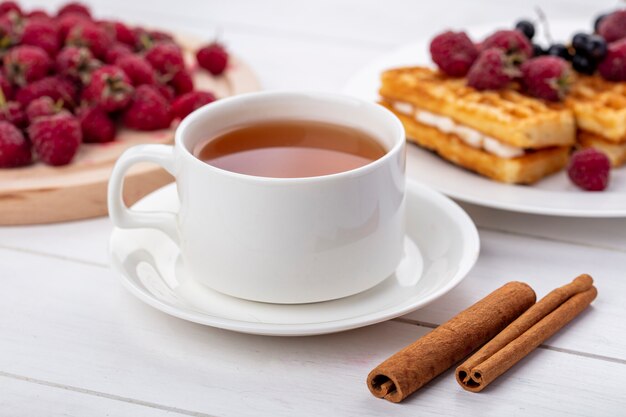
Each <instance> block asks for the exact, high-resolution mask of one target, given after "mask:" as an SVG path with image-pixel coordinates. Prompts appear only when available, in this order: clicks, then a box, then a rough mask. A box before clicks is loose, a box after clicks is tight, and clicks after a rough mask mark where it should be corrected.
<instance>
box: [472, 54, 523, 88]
mask: <svg viewBox="0 0 626 417" xmlns="http://www.w3.org/2000/svg"><path fill="white" fill-rule="evenodd" d="M517 73H518V70H517V68H516V67H515V65H513V64H512V63H511V60H510V59H509V57H507V56H506V55H505V53H504V51H503V50H502V49H500V48H491V49H487V50H485V51H483V52H482V53H481V54H480V55H479V56H478V59H477V60H476V62H474V65H472V67H471V68H470V70H469V73H468V74H467V85H469V86H470V87H473V88H475V89H477V90H499V89H501V88H505V87H506V86H508V85H509V83H510V82H511V81H512V80H513V78H514V77H515V76H516V75H517Z"/></svg>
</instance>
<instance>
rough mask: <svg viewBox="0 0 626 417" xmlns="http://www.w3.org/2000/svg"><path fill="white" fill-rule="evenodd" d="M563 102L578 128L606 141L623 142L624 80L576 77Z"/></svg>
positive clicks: (625, 113) (625, 121)
mask: <svg viewBox="0 0 626 417" xmlns="http://www.w3.org/2000/svg"><path fill="white" fill-rule="evenodd" d="M565 104H566V105H567V106H568V107H569V108H570V109H572V110H573V112H574V115H575V117H576V124H577V125H578V128H579V129H580V130H582V131H585V132H588V133H590V134H593V135H595V136H598V137H600V138H602V139H604V140H605V141H607V142H612V143H617V144H625V143H626V83H615V82H610V81H605V80H603V79H602V78H601V77H600V76H587V77H579V79H578V80H577V82H576V83H575V84H574V87H573V89H572V91H571V93H570V94H569V95H568V97H567V99H566V100H565Z"/></svg>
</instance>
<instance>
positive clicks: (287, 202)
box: [108, 92, 405, 303]
mask: <svg viewBox="0 0 626 417" xmlns="http://www.w3.org/2000/svg"><path fill="white" fill-rule="evenodd" d="M267 120H313V121H323V122H327V123H333V124H338V125H342V126H349V127H354V128H357V129H360V130H362V131H365V132H367V133H369V134H371V135H372V136H373V137H374V138H376V139H377V140H378V141H379V142H380V143H381V144H382V145H383V146H384V147H385V149H386V151H387V153H386V154H385V155H384V156H383V157H381V158H379V159H378V160H376V161H373V162H371V163H369V164H367V165H365V166H362V167H360V168H357V169H353V170H351V171H346V172H341V173H338V174H332V175H325V176H319V177H308V178H267V177H256V176H250V175H244V174H239V173H234V172H230V171H226V170H223V169H220V168H216V167H214V166H211V165H209V164H207V163H205V162H203V161H201V160H199V159H198V158H197V157H196V156H194V155H193V153H192V152H193V150H194V148H195V147H196V145H198V144H199V143H202V142H204V141H206V140H207V139H209V138H211V137H213V136H215V135H216V134H218V133H221V132H223V131H225V130H227V129H229V128H233V127H236V126H240V125H242V124H252V123H255V122H262V121H267ZM404 146H405V145H404V129H403V127H402V124H401V123H400V121H399V120H398V119H397V118H396V117H395V116H394V115H393V114H392V113H391V112H389V111H388V110H386V109H385V108H383V107H381V106H379V105H376V104H373V103H369V102H365V101H361V100H358V99H355V98H351V97H345V96H340V95H334V94H324V93H283V92H265V93H253V94H246V95H241V96H237V97H233V98H227V99H223V100H219V101H217V102H215V103H212V104H210V105H208V106H205V107H202V108H200V109H198V110H196V111H195V112H194V113H193V114H191V115H189V116H188V117H187V118H186V119H185V120H184V121H183V122H182V123H181V124H180V126H179V127H178V129H177V131H176V140H175V144H174V146H167V145H140V146H135V147H133V148H131V149H129V150H127V151H126V152H125V153H124V154H123V155H122V156H121V157H120V158H119V159H118V161H117V163H116V165H115V168H114V169H113V173H112V175H111V179H110V181H109V201H108V203H109V213H110V216H111V219H112V220H113V223H114V224H115V225H116V226H117V227H121V228H145V227H147V228H155V229H159V230H161V231H163V232H165V233H166V234H168V235H169V236H170V237H171V238H172V239H173V240H174V241H176V242H177V243H178V245H179V247H180V250H181V255H182V261H183V265H184V267H185V269H186V271H188V273H191V275H192V276H193V277H194V279H196V280H197V281H199V282H201V283H203V284H205V285H207V286H209V287H211V288H213V289H215V290H217V291H219V292H222V293H224V294H228V295H231V296H234V297H239V298H244V299H248V300H254V301H263V302H271V303H309V302H317V301H326V300H331V299H336V298H341V297H346V296H349V295H352V294H356V293H359V292H361V291H364V290H367V289H369V288H371V287H373V286H375V285H376V284H378V283H380V282H382V281H383V280H384V279H386V278H387V277H389V276H390V275H391V274H393V272H394V270H395V269H396V267H397V266H398V264H399V262H400V259H401V257H402V254H403V240H404V205H405V203H404V201H405V198H404V193H405V191H404V190H405V177H404V166H405V148H404ZM146 161H148V162H154V163H157V164H159V165H161V166H163V167H164V168H165V169H166V170H167V171H168V172H170V173H171V174H172V175H173V176H174V177H175V178H176V185H177V188H178V196H179V198H180V211H179V212H178V213H169V212H155V213H143V212H136V211H132V210H129V209H128V208H127V207H126V206H125V205H124V203H123V200H122V182H123V178H124V175H125V173H126V171H127V170H128V169H129V168H130V167H131V166H132V165H133V164H135V163H138V162H146Z"/></svg>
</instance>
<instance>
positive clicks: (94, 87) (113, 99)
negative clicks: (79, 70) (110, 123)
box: [83, 65, 133, 112]
mask: <svg viewBox="0 0 626 417" xmlns="http://www.w3.org/2000/svg"><path fill="white" fill-rule="evenodd" d="M132 93H133V86H132V85H131V83H130V79H129V78H128V77H127V76H126V74H125V73H124V71H122V70H121V69H120V68H119V67H116V66H113V65H105V66H103V67H100V68H98V69H97V70H95V71H94V72H93V73H92V74H91V81H90V82H89V84H87V86H86V87H85V89H84V90H83V99H85V100H86V101H88V102H90V103H97V104H98V105H100V106H101V107H102V109H103V110H104V111H106V112H112V111H116V110H121V109H123V108H124V107H126V106H127V105H128V103H129V102H130V100H131V98H132Z"/></svg>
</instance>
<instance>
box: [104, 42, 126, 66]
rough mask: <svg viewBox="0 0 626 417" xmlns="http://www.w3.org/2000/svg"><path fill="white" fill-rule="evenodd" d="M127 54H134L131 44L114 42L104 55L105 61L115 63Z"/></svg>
mask: <svg viewBox="0 0 626 417" xmlns="http://www.w3.org/2000/svg"><path fill="white" fill-rule="evenodd" d="M126 55H133V51H132V49H130V46H128V45H125V44H123V43H119V42H118V43H115V44H113V46H112V47H110V48H109V49H108V50H107V53H106V55H105V56H104V62H106V63H107V64H112V65H113V64H115V61H117V60H118V59H119V58H120V57H123V56H126Z"/></svg>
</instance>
